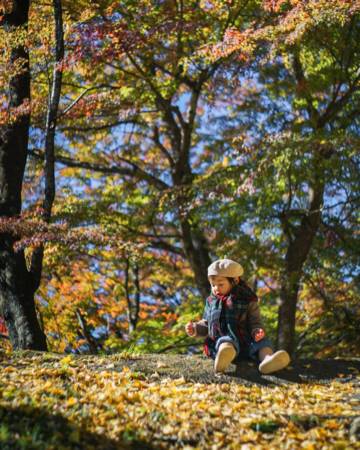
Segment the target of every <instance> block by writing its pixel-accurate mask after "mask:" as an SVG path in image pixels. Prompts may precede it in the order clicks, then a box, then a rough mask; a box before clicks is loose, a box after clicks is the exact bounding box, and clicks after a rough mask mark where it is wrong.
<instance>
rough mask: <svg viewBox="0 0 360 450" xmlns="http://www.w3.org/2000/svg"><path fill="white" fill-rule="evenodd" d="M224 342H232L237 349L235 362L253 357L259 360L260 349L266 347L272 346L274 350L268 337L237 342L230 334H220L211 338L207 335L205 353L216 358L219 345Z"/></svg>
mask: <svg viewBox="0 0 360 450" xmlns="http://www.w3.org/2000/svg"><path fill="white" fill-rule="evenodd" d="M223 342H230V343H231V344H233V346H234V347H235V349H236V357H235V359H234V362H237V361H244V360H247V359H252V360H255V361H257V362H258V361H259V350H260V349H262V348H265V347H270V348H271V349H272V350H274V347H273V345H272V343H271V341H270V339H268V338H266V337H265V338H263V339H261V340H260V341H259V342H255V341H254V339H252V338H250V337H248V338H244V339H243V340H242V341H239V342H235V341H234V340H233V339H232V338H231V337H230V336H219V337H218V338H217V339H211V338H210V337H207V338H206V340H205V345H204V351H205V354H206V355H207V356H208V357H209V358H212V359H215V357H216V353H217V351H218V349H219V346H220V345H221V344H222V343H223Z"/></svg>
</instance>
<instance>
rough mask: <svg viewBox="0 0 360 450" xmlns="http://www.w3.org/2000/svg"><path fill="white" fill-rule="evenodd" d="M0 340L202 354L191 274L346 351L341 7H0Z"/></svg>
mask: <svg viewBox="0 0 360 450" xmlns="http://www.w3.org/2000/svg"><path fill="white" fill-rule="evenodd" d="M0 5H1V6H0V19H1V22H0V25H1V28H0V42H1V45H0V48H1V51H0V58H1V62H0V64H1V65H0V67H1V69H0V97H1V101H0V126H1V134H0V216H1V225H0V231H1V236H0V268H1V273H0V314H1V317H2V319H1V339H0V345H1V346H3V347H7V348H9V347H12V348H14V349H24V348H29V349H40V350H45V349H48V350H51V351H55V352H76V353H89V352H90V353H114V352H122V351H126V352H145V353H148V352H154V353H157V352H159V353H161V352H184V353H186V352H189V351H190V352H199V351H201V343H199V342H198V341H197V340H196V339H193V338H190V337H188V336H186V335H185V333H184V325H185V323H186V322H187V321H189V320H191V319H196V318H200V317H201V314H202V308H203V304H204V299H205V297H206V295H207V294H208V292H209V286H208V282H207V277H206V269H207V266H208V265H209V264H210V262H211V261H213V260H214V259H217V258H222V257H228V258H231V259H234V260H236V261H238V262H240V263H241V264H242V265H243V266H244V269H245V275H244V276H245V279H246V281H247V282H248V283H249V284H250V286H252V288H253V289H254V290H255V291H256V293H257V295H258V297H259V301H260V306H261V310H262V314H263V318H264V322H265V328H266V330H267V333H268V335H269V336H270V338H271V339H273V341H274V343H276V344H277V345H278V346H281V347H283V348H286V349H288V350H289V351H290V352H291V353H292V354H294V353H296V354H297V355H299V356H304V355H312V356H318V357H326V356H336V355H341V356H346V355H349V356H359V350H360V349H359V339H358V336H359V331H360V329H359V326H360V325H359V324H360V304H359V290H358V282H359V242H358V228H357V226H358V217H357V212H358V207H359V199H360V197H359V190H358V178H359V176H358V173H359V152H358V149H359V111H360V103H359V89H360V58H359V52H360V24H359V11H360V4H359V2H357V1H342V0H331V1H315V0H313V1H311V0H310V1H298V0H290V1H284V0H278V1H268V0H266V1H251V0H249V1H229V0H213V1H187V0H183V1H182V0H164V1H160V0H156V1H155V0H141V1H136V2H135V1H130V0H124V1H122V2H114V1H111V0H106V1H105V0H104V1H102V0H99V1H97V2H91V4H89V2H86V1H82V0H79V1H77V2H70V1H66V0H63V1H62V2H60V1H59V0H55V1H54V2H53V3H49V2H46V1H42V0H33V1H32V2H30V3H29V2H28V1H22V2H20V1H16V0H14V1H10V0H9V1H3V2H1V3H0Z"/></svg>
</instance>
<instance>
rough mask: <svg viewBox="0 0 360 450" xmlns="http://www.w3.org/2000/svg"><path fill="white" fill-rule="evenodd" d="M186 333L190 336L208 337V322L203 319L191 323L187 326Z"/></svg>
mask: <svg viewBox="0 0 360 450" xmlns="http://www.w3.org/2000/svg"><path fill="white" fill-rule="evenodd" d="M185 331H186V333H187V334H188V335H189V336H192V337H194V336H199V337H206V336H207V335H208V324H207V321H206V320H204V319H202V320H199V321H198V322H189V323H187V324H186V326H185Z"/></svg>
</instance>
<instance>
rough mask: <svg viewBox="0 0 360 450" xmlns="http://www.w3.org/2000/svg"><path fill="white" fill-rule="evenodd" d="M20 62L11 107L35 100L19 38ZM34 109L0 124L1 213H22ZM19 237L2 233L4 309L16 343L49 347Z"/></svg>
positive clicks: (14, 21)
mask: <svg viewBox="0 0 360 450" xmlns="http://www.w3.org/2000/svg"><path fill="white" fill-rule="evenodd" d="M28 13H29V0H22V1H20V0H15V1H14V2H13V4H12V11H11V12H10V13H8V14H5V15H4V16H3V20H2V24H3V26H4V27H5V29H6V30H7V32H8V33H9V34H10V33H11V32H15V31H16V30H19V29H22V28H25V29H26V27H27V23H28ZM15 61H16V62H17V63H19V62H21V64H22V70H21V71H18V73H15V74H14V75H13V76H12V78H11V79H10V83H9V87H8V93H9V97H8V98H9V109H10V110H11V109H13V108H17V107H19V106H25V105H26V103H27V102H29V101H30V72H29V55H28V50H27V48H26V46H25V45H24V44H22V43H19V45H18V46H16V47H14V48H13V49H12V51H11V55H10V64H13V63H14V62H15ZM29 124H30V115H29V111H26V110H25V111H23V112H22V113H21V115H20V116H19V117H17V118H16V120H14V122H12V123H11V122H9V124H7V125H4V126H3V127H2V129H1V130H0V217H3V218H6V217H13V216H16V215H18V214H20V213H21V188H22V182H23V177H24V170H25V164H26V156H27V147H28V137H29ZM14 242H15V240H14V238H13V237H12V236H11V235H9V234H7V233H1V234H0V313H1V314H2V315H3V316H4V319H5V323H6V326H7V328H8V330H9V338H10V342H11V344H12V347H13V348H14V349H32V350H46V349H47V346H46V339H45V335H44V333H43V332H42V331H41V328H40V326H39V323H38V320H37V316H36V311H35V302H34V295H33V291H32V289H31V277H30V274H29V272H28V270H27V267H26V261H25V255H24V252H23V251H20V252H18V253H15V252H14V249H13V244H14Z"/></svg>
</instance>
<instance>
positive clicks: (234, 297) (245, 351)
mask: <svg viewBox="0 0 360 450" xmlns="http://www.w3.org/2000/svg"><path fill="white" fill-rule="evenodd" d="M242 274H243V268H242V266H241V265H240V264H238V263H237V262H235V261H232V260H231V259H219V260H217V261H215V262H213V263H212V264H211V265H210V266H209V267H208V278H209V281H210V284H211V294H210V296H209V297H208V298H207V299H206V304H205V311H204V314H203V319H202V320H200V321H199V322H189V323H187V324H186V326H185V330H186V333H187V334H188V335H189V336H202V337H206V340H205V353H206V355H207V356H209V357H210V358H212V359H215V364H214V369H215V372H217V373H218V372H224V371H225V370H226V369H227V368H228V367H229V365H230V363H231V362H232V361H234V360H235V359H241V357H245V358H246V357H250V358H252V359H255V360H257V361H258V362H259V361H260V364H259V370H260V372H261V373H263V374H267V373H272V372H275V371H277V370H281V369H283V368H284V367H286V366H287V365H288V364H289V362H290V357H289V355H288V353H287V352H286V351H285V350H279V351H277V352H276V353H274V352H273V348H272V344H271V342H270V340H269V339H268V338H266V337H265V331H264V328H263V325H262V322H261V317H260V310H259V304H258V301H257V297H256V295H255V294H254V292H253V291H252V290H251V289H250V288H249V287H248V286H247V285H246V284H245V283H244V282H243V281H242V280H241V279H240V277H241V276H242Z"/></svg>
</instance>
